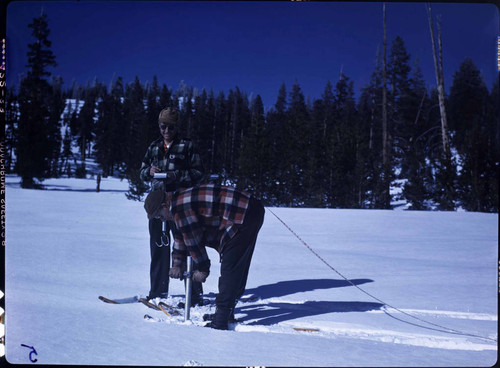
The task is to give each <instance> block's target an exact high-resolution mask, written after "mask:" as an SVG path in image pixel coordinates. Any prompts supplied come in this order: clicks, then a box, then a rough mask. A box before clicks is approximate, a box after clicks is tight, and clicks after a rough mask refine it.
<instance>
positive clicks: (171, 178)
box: [165, 171, 177, 184]
mask: <svg viewBox="0 0 500 368" xmlns="http://www.w3.org/2000/svg"><path fill="white" fill-rule="evenodd" d="M176 178H177V175H176V174H175V171H168V172H167V178H166V179H165V182H166V183H167V184H170V183H173V182H174V181H175V179H176Z"/></svg>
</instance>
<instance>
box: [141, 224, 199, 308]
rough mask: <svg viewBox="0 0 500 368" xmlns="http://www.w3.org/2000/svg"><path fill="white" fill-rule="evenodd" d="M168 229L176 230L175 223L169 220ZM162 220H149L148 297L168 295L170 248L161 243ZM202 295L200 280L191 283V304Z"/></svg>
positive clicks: (197, 300)
mask: <svg viewBox="0 0 500 368" xmlns="http://www.w3.org/2000/svg"><path fill="white" fill-rule="evenodd" d="M169 229H172V232H173V233H174V232H176V231H177V229H176V227H175V223H174V222H173V221H169V222H168V223H167V233H168V232H169ZM161 236H162V221H161V220H159V219H151V220H149V248H150V250H151V266H150V270H149V277H150V282H151V289H150V291H149V296H148V297H149V298H156V297H165V298H166V297H167V296H168V282H169V275H168V273H169V271H170V248H171V247H167V246H165V245H163V246H161V247H160V246H158V244H160V245H161V244H162V242H161ZM202 295H203V287H202V285H201V282H193V283H192V291H191V300H192V304H193V305H195V304H198V303H200V302H201V299H202Z"/></svg>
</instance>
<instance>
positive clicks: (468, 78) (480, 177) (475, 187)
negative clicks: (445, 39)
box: [449, 58, 496, 212]
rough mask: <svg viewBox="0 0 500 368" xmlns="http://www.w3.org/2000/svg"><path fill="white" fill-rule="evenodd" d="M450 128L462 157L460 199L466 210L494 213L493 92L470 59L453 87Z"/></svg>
mask: <svg viewBox="0 0 500 368" xmlns="http://www.w3.org/2000/svg"><path fill="white" fill-rule="evenodd" d="M449 106H450V129H452V130H453V131H454V135H453V143H454V145H455V146H456V148H457V151H458V153H459V154H460V157H461V161H462V170H461V173H460V178H459V186H460V200H461V203H462V205H463V206H464V208H465V209H466V210H469V211H486V212H488V211H491V210H492V209H493V206H492V205H491V200H490V182H489V179H488V178H489V177H491V175H492V174H493V175H494V174H495V171H496V168H495V167H494V166H493V165H494V161H493V160H491V159H490V157H488V156H490V154H489V153H490V152H491V153H493V151H494V143H493V142H494V137H495V134H494V129H492V127H493V126H494V122H493V121H492V119H491V116H488V109H489V93H488V90H487V88H486V85H485V84H484V81H483V78H482V76H481V73H480V72H479V70H478V69H477V67H476V66H475V64H474V62H473V61H472V60H471V59H469V58H467V59H465V60H464V61H463V62H462V64H460V67H459V70H458V71H457V72H456V73H455V74H454V76H453V84H452V86H451V87H450V96H449Z"/></svg>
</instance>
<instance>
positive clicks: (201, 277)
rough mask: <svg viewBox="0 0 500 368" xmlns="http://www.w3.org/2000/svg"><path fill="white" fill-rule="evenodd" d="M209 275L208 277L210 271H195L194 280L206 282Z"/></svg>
mask: <svg viewBox="0 0 500 368" xmlns="http://www.w3.org/2000/svg"><path fill="white" fill-rule="evenodd" d="M207 277H208V272H204V271H198V270H196V271H194V272H193V281H196V282H205V280H206V279H207Z"/></svg>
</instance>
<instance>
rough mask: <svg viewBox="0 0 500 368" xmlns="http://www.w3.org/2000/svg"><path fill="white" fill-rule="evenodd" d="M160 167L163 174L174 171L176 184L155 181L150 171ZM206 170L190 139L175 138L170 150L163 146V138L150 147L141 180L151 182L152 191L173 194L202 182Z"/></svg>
mask: <svg viewBox="0 0 500 368" xmlns="http://www.w3.org/2000/svg"><path fill="white" fill-rule="evenodd" d="M153 165H154V166H158V167H159V168H160V169H161V172H163V173H165V172H167V171H173V172H175V175H176V180H175V182H174V183H171V184H168V185H165V184H164V181H163V180H162V179H154V178H153V177H152V176H151V175H150V174H149V170H150V168H151V166H153ZM203 175H204V170H203V165H202V162H201V158H200V155H199V154H198V152H197V151H196V150H195V148H194V145H193V142H192V141H191V140H190V139H184V138H175V139H174V141H173V142H172V144H171V145H170V147H169V148H168V150H166V151H165V148H164V146H163V137H161V138H159V139H157V140H155V141H154V142H153V143H151V145H150V146H149V147H148V150H147V151H146V155H145V156H144V158H143V160H142V166H141V171H140V176H141V179H142V180H143V181H145V182H151V190H163V191H165V192H171V191H174V190H177V189H179V188H188V187H192V186H193V185H196V184H198V183H200V182H201V180H202V179H203Z"/></svg>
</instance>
